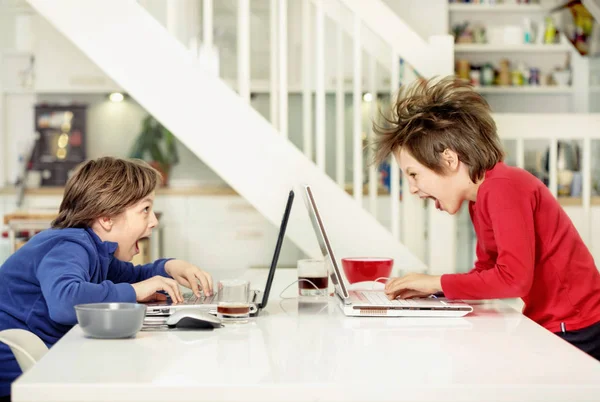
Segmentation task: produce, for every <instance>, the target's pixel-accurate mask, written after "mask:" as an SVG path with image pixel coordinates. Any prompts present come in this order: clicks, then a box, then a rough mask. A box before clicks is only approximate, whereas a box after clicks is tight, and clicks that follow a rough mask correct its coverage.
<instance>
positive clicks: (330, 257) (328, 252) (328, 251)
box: [304, 185, 348, 299]
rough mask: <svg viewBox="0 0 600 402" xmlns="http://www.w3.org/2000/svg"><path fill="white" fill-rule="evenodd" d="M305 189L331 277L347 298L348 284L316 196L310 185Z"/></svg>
mask: <svg viewBox="0 0 600 402" xmlns="http://www.w3.org/2000/svg"><path fill="white" fill-rule="evenodd" d="M304 190H305V197H304V203H305V204H306V209H307V210H308V215H309V216H310V222H311V223H312V227H313V229H314V231H315V234H316V235H317V240H318V242H319V246H320V248H321V253H322V254H323V258H324V259H325V262H328V263H329V265H330V266H331V269H330V270H329V277H330V278H331V282H333V286H334V287H335V291H336V292H337V294H338V295H339V296H340V297H341V298H342V299H347V298H348V290H347V289H346V285H344V280H343V279H342V275H341V272H340V270H339V268H338V265H337V262H336V260H335V255H334V254H333V249H332V248H331V244H330V243H329V238H328V237H327V232H326V231H325V226H324V225H323V219H321V215H320V214H319V209H318V208H317V203H316V201H315V197H314V196H313V193H312V190H311V189H310V186H309V185H305V186H304Z"/></svg>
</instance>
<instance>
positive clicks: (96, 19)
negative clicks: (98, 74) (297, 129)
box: [27, 0, 455, 272]
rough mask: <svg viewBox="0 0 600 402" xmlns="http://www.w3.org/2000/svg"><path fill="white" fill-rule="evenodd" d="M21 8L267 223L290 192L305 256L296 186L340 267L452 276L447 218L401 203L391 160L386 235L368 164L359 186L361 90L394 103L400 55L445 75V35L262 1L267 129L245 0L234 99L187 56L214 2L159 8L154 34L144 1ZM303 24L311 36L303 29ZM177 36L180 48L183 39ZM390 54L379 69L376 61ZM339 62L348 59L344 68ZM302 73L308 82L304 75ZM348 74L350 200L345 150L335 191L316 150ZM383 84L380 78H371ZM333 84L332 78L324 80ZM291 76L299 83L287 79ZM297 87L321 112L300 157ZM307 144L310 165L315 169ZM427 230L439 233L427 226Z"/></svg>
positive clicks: (334, 6) (70, 0)
mask: <svg viewBox="0 0 600 402" xmlns="http://www.w3.org/2000/svg"><path fill="white" fill-rule="evenodd" d="M27 1H28V3H30V4H31V6H32V7H33V8H34V9H35V10H36V11H37V12H39V13H40V14H41V15H42V16H44V17H45V18H46V19H47V20H48V21H49V22H50V23H52V24H53V25H54V26H55V27H56V28H57V29H58V30H59V31H60V32H62V33H63V34H64V35H65V36H66V37H68V38H69V39H70V40H71V41H72V42H73V43H74V44H75V45H76V46H77V47H78V48H79V49H81V50H82V51H83V53H85V54H86V55H87V56H88V57H89V58H90V59H91V60H92V61H94V62H95V63H96V64H97V65H98V66H99V67H100V68H101V69H102V70H103V71H104V72H105V73H106V74H107V75H108V76H109V77H111V78H112V79H113V80H114V81H115V82H116V83H117V84H118V85H119V86H121V87H122V88H123V89H124V90H125V91H126V92H127V93H128V94H130V95H131V96H132V97H134V98H135V99H136V101H137V102H138V103H140V105H142V106H143V107H144V108H145V109H146V110H148V112H149V113H151V114H153V115H154V116H155V117H156V118H158V119H159V120H160V121H161V122H162V123H163V124H164V125H165V126H167V127H168V128H169V129H170V130H171V131H173V132H174V133H175V135H176V136H177V137H178V138H179V140H180V141H181V142H182V143H184V144H185V145H186V146H187V147H188V148H189V149H190V150H191V151H193V152H194V153H195V154H196V155H197V156H198V157H199V158H200V159H202V160H203V161H204V162H205V163H206V164H207V165H208V166H209V167H210V168H211V169H213V170H214V171H215V172H216V173H217V174H219V176H220V177H222V178H223V179H224V180H225V181H226V182H228V183H229V184H230V185H231V186H232V187H233V188H234V189H235V190H236V191H237V192H238V193H239V194H240V195H242V196H243V197H244V198H246V199H247V200H248V201H249V202H250V203H251V204H252V205H253V206H254V207H255V208H256V209H257V210H258V211H259V212H261V213H262V214H263V215H264V216H265V217H266V218H267V219H269V220H270V221H271V222H272V223H273V224H275V225H278V224H279V222H280V219H281V215H282V211H283V207H284V202H285V198H286V195H287V192H288V191H289V189H290V188H292V187H293V188H295V189H296V190H297V195H298V198H297V204H296V206H295V208H294V209H293V213H292V218H291V222H290V225H289V226H288V235H289V237H290V238H291V239H292V240H293V241H294V242H295V243H296V244H297V245H298V246H299V247H300V248H301V249H303V250H304V251H305V252H307V253H308V254H310V255H319V251H318V246H317V244H316V240H315V236H314V233H313V231H312V228H311V226H310V222H309V221H308V217H307V213H306V210H305V208H304V206H303V205H302V200H301V196H302V194H301V192H300V189H301V185H302V184H303V183H310V184H311V186H312V187H313V191H314V193H315V196H316V198H317V201H318V203H319V206H320V208H321V210H322V211H321V212H322V214H323V216H324V219H325V223H326V225H327V228H328V231H329V234H330V237H331V238H332V242H333V244H334V248H335V250H336V252H337V254H338V257H342V256H346V255H385V256H391V257H393V258H394V259H395V261H396V263H395V267H396V269H400V270H404V271H424V270H425V269H426V264H425V262H428V263H429V265H430V266H431V267H435V269H432V270H431V271H433V272H452V271H454V268H455V257H454V253H455V250H454V247H453V244H452V241H453V239H454V238H455V226H454V219H453V218H450V217H446V216H444V215H442V214H439V213H437V212H436V211H434V208H432V207H431V206H429V207H428V208H427V209H424V208H423V204H422V203H421V202H420V201H419V200H418V199H416V198H415V197H412V196H407V195H408V189H406V188H405V189H404V195H405V196H404V199H403V202H402V203H401V204H402V205H400V202H399V194H400V188H399V186H398V182H399V177H398V172H397V168H396V167H395V164H394V163H392V182H391V183H392V185H391V195H390V196H389V197H388V198H389V199H390V207H389V208H390V211H391V212H390V215H391V219H390V223H389V226H388V227H385V226H383V225H382V224H380V223H379V222H378V220H377V219H376V217H375V216H374V215H375V214H377V209H376V205H377V204H378V189H377V183H376V180H377V177H376V171H375V169H374V168H370V170H369V172H368V180H364V179H363V168H364V155H363V149H362V148H363V141H362V140H363V138H362V136H363V130H364V129H363V125H364V121H363V107H364V106H363V105H362V97H363V91H364V92H367V91H371V93H376V92H382V90H381V88H382V85H383V86H385V85H387V89H384V91H385V92H388V93H390V92H391V93H394V92H395V90H394V89H395V88H398V84H399V82H398V80H399V55H400V54H401V55H402V56H403V57H404V58H405V60H406V62H407V63H410V64H411V65H412V66H414V68H415V70H417V71H418V72H420V73H421V74H422V75H424V76H430V75H438V74H449V73H452V69H453V67H452V65H453V61H452V60H453V59H452V41H451V39H450V38H448V37H439V38H432V40H430V41H429V42H424V41H423V40H422V39H420V38H418V36H417V35H416V34H414V32H412V31H411V30H410V29H409V28H408V27H407V26H406V24H404V23H403V22H402V21H401V20H400V19H399V18H398V17H397V16H395V14H394V13H393V12H391V11H389V10H386V7H387V6H386V5H385V4H384V3H382V2H381V1H380V0H369V1H368V2H366V1H362V0H340V1H339V2H338V1H337V0H333V1H332V0H310V1H309V0H302V1H300V0H298V1H296V0H294V1H289V2H288V1H286V0H271V1H270V3H269V6H270V7H271V8H270V9H269V14H270V18H269V20H268V21H264V23H265V24H270V28H271V32H277V35H272V37H271V41H270V46H271V48H272V49H271V50H272V51H271V56H270V57H271V60H270V66H271V67H272V71H276V72H277V74H271V76H270V79H269V81H268V83H266V82H264V81H263V85H268V86H269V90H270V94H271V122H269V121H268V120H266V119H265V118H264V117H262V116H261V115H260V114H259V113H258V112H257V111H255V110H254V109H252V108H251V107H250V106H249V105H248V100H249V95H250V92H251V91H252V87H253V84H252V83H253V81H252V77H251V75H252V69H251V68H250V62H249V59H250V58H251V57H252V53H251V52H250V51H249V46H250V45H249V37H248V35H249V34H250V24H251V23H250V15H249V4H250V3H249V2H248V0H239V2H238V5H237V10H236V11H237V13H238V20H237V24H236V25H237V26H238V29H239V31H238V32H237V45H238V49H237V52H238V53H237V54H238V65H237V80H235V82H234V84H233V85H234V86H235V87H236V88H237V89H238V92H239V94H238V93H236V92H235V91H234V90H233V89H232V87H231V86H230V85H228V84H227V82H226V81H225V80H222V79H220V78H218V77H217V76H215V75H214V74H211V73H210V72H208V71H207V70H206V69H205V68H204V67H205V66H206V63H201V62H200V60H199V59H198V58H197V55H195V54H194V53H195V51H194V52H190V50H189V44H190V43H192V44H193V43H195V40H196V39H198V38H197V37H195V36H194V32H195V29H199V28H200V27H202V29H203V31H204V33H203V39H204V42H203V44H202V46H201V47H200V49H201V53H202V54H206V53H207V52H211V51H212V49H213V46H212V41H213V32H214V31H213V20H212V10H213V7H214V6H215V5H216V4H217V3H215V4H213V1H212V0H204V1H203V2H202V3H203V7H201V3H199V2H195V1H194V2H189V1H185V2H184V1H179V0H175V1H173V0H167V1H165V2H164V5H165V6H164V7H166V10H165V11H166V14H165V18H164V21H163V24H161V23H160V22H159V21H158V20H157V19H156V18H154V17H153V16H152V15H151V14H150V13H149V12H148V11H147V10H146V9H144V8H143V7H142V5H141V4H144V5H145V6H146V7H148V5H149V3H153V6H156V4H154V3H155V2H149V1H147V0H146V1H140V3H138V2H135V1H133V0H86V1H80V0H52V1H49V0H27ZM182 4H187V5H186V6H185V7H190V8H188V10H189V9H192V10H200V9H203V10H204V11H203V22H202V24H201V25H200V24H199V21H197V22H191V23H190V24H191V25H190V26H189V27H188V28H189V29H188V30H187V31H186V30H185V29H184V28H182V26H181V24H180V22H181V21H178V18H181V17H185V18H186V19H187V18H189V15H186V14H185V12H184V13H182V8H181V7H182ZM288 6H289V8H288ZM298 7H304V10H305V12H304V13H302V12H300V14H295V15H303V17H302V18H303V20H302V22H303V24H302V26H303V27H305V28H304V29H303V30H302V32H301V35H300V37H301V41H300V43H296V45H299V46H297V47H294V48H288V45H289V42H290V41H288V37H289V36H291V31H290V32H288V30H287V27H288V23H287V21H288V16H289V13H288V11H289V12H292V11H294V8H295V9H296V10H295V11H294V12H297V11H298V10H297V8H298ZM336 10H337V12H336ZM154 11H156V9H154ZM388 11H389V13H388ZM336 16H337V19H336ZM195 24H196V25H195ZM307 24H308V26H309V27H312V26H314V27H315V29H314V30H312V29H311V30H309V29H308V28H306V26H307ZM165 25H166V26H167V28H170V31H171V32H169V30H168V29H165ZM290 26H291V24H290ZM331 26H334V27H335V31H333V32H335V35H336V38H337V39H336V40H337V42H336V43H337V44H338V45H340V46H339V47H338V49H339V50H338V51H336V52H333V54H330V53H332V52H329V51H328V52H327V53H326V52H325V37H326V35H329V38H330V39H331V29H329V30H328V28H331ZM240 27H241V28H240ZM215 28H217V27H216V26H215ZM244 31H245V32H246V34H244ZM190 32H191V33H192V34H191V37H190ZM348 37H349V39H348ZM186 38H188V43H185V42H186ZM192 38H194V40H191V39H192ZM382 38H388V39H386V40H384V39H382ZM308 41H310V43H309V42H308ZM348 42H351V46H350V50H351V53H350V54H348V52H346V51H342V50H343V49H344V46H345V45H344V43H345V44H346V45H347V44H348ZM299 48H301V49H303V50H304V51H303V52H302V53H301V57H300V61H301V65H300V67H301V68H298V66H295V67H294V65H292V64H291V63H290V60H294V57H295V58H296V60H297V59H298V57H297V55H298V54H299V53H298V52H296V50H299ZM327 48H328V49H329V47H327ZM274 49H276V50H274ZM386 49H387V53H388V54H387V63H386V64H384V63H385V58H386V55H385V53H386ZM194 50H196V49H194ZM318 55H321V56H322V57H318ZM315 56H317V57H315ZM364 56H366V57H364ZM363 57H364V59H363ZM348 58H349V59H350V60H351V61H352V63H351V64H350V68H349V69H348V67H347V65H348V63H347V62H346V61H347V60H348ZM331 66H334V67H333V68H332V67H331ZM365 66H366V67H365ZM309 67H310V69H311V74H307V73H306V71H308V70H307V69H308V68H309ZM326 68H327V69H328V70H326ZM294 69H295V70H294ZM381 70H383V73H382V72H381ZM282 71H283V72H284V73H282ZM290 71H292V72H293V71H296V72H300V75H298V74H296V75H294V74H290V75H288V72H290ZM349 71H350V72H351V75H350V77H351V80H350V81H351V85H352V88H353V92H352V93H353V99H354V108H353V125H352V130H351V131H352V133H353V138H352V144H353V147H352V149H353V166H352V169H353V175H352V180H353V183H354V192H353V194H354V197H353V198H354V199H353V198H352V197H350V196H348V194H347V193H346V192H345V190H344V188H343V186H344V185H345V183H344V176H345V175H344V174H343V173H344V171H345V170H346V167H345V165H344V162H343V161H344V148H345V147H344V146H343V145H342V146H336V150H337V151H336V153H337V158H336V172H337V177H336V179H337V183H336V182H335V181H334V180H333V179H332V178H330V177H329V176H328V175H327V174H326V173H325V149H324V147H325V138H326V136H334V133H332V132H326V130H325V121H324V119H325V115H324V113H323V110H324V106H325V97H326V92H331V90H332V89H334V90H335V93H336V99H337V100H338V103H339V101H340V100H343V99H344V93H345V90H346V88H345V86H346V84H347V83H348V81H349V80H348V72H349ZM327 73H328V74H329V75H328V76H327V77H326V74H327ZM382 74H386V77H389V79H387V78H386V79H378V78H380V76H381V75H382ZM332 76H333V77H335V79H331V77H332ZM295 78H298V80H296V81H293V79H295ZM326 78H329V79H326ZM332 81H335V82H333V83H332ZM363 82H364V83H366V85H363ZM294 85H296V87H297V88H301V91H302V93H303V94H304V105H305V106H307V105H308V106H310V105H311V98H312V96H313V94H314V96H315V102H316V114H315V116H312V114H311V113H310V111H308V108H305V112H304V113H305V114H304V121H307V120H308V121H314V122H315V126H316V130H315V132H316V134H315V136H314V137H313V135H312V130H310V126H308V125H307V128H306V129H304V134H305V138H304V141H303V146H304V149H303V151H300V150H299V149H298V148H297V147H296V146H294V145H293V144H292V143H291V142H290V141H289V140H288V139H287V135H286V134H287V129H288V127H287V125H286V124H285V123H286V122H287V111H288V105H287V98H288V93H289V89H290V87H292V86H294ZM240 95H241V96H240ZM373 104H375V102H373ZM375 111H376V110H375V109H374V108H372V109H371V110H370V111H369V110H367V112H366V113H367V116H369V114H371V115H374V112H375ZM343 113H344V110H343V109H342V108H337V109H336V121H337V127H338V132H337V135H336V141H338V144H339V142H340V141H342V144H343V141H344V131H343V130H342V128H341V123H342V122H343V120H344V116H343ZM277 128H279V129H277ZM348 131H350V130H348ZM313 144H315V145H314V148H315V151H316V153H315V158H314V159H315V161H316V163H313V161H312V148H313ZM307 156H309V157H307ZM364 182H367V184H368V189H369V191H368V201H369V202H368V203H365V204H366V206H367V207H368V208H365V207H363V199H362V198H363V183H364ZM400 210H401V211H402V213H401V215H400V212H399V211H400ZM380 213H381V211H380ZM426 222H427V223H426ZM427 225H428V226H429V227H430V228H432V229H433V228H434V229H435V230H432V229H431V230H427V228H426V226H427ZM400 239H401V240H402V242H403V243H404V244H402V243H401V242H400V241H399V240H400ZM448 239H450V240H448ZM448 241H450V244H448ZM440 242H441V243H444V244H445V247H444V248H436V247H435V246H436V245H439V244H441V243H440Z"/></svg>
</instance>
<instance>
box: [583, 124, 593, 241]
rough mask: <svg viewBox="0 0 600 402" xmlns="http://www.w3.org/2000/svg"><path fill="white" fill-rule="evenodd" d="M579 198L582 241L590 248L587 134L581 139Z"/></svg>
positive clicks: (589, 176) (590, 212)
mask: <svg viewBox="0 0 600 402" xmlns="http://www.w3.org/2000/svg"><path fill="white" fill-rule="evenodd" d="M581 182H582V188H581V199H582V200H583V229H582V230H583V233H582V236H581V237H582V238H583V241H584V242H585V243H586V244H587V246H588V247H589V248H592V240H593V239H592V225H591V221H592V210H591V204H592V140H591V139H590V137H589V136H586V137H585V138H584V139H583V155H582V158H581Z"/></svg>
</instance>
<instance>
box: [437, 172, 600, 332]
mask: <svg viewBox="0 0 600 402" xmlns="http://www.w3.org/2000/svg"><path fill="white" fill-rule="evenodd" d="M469 212H470V214H471V220H472V221H473V227H474V228H475V234H476V235H477V262H475V267H474V268H473V269H472V270H471V271H470V272H468V273H466V274H447V275H443V276H442V289H443V291H444V294H445V295H446V297H448V298H451V299H494V298H512V297H521V298H522V299H523V301H524V302H525V306H524V308H523V314H525V315H526V316H527V317H529V318H531V319H532V320H533V321H535V322H537V323H538V324H540V325H542V326H543V327H545V328H546V329H548V330H549V331H552V332H559V331H561V325H563V326H564V329H565V330H567V331H573V330H576V329H581V328H585V327H587V326H589V325H591V324H594V323H596V322H598V321H600V273H599V272H598V269H597V268H596V265H595V263H594V259H593V257H592V255H591V254H590V252H589V250H588V249H587V247H586V246H585V244H584V243H583V240H582V239H581V237H580V236H579V233H577V230H576V229H575V226H573V223H572V222H571V219H570V218H569V217H568V216H567V214H566V213H565V212H564V210H563V209H562V207H561V206H560V204H559V203H558V201H557V200H556V199H555V198H554V197H553V196H552V194H551V193H550V191H549V190H548V189H547V188H546V186H545V185H544V184H543V183H542V182H541V181H540V180H538V179H537V178H536V177H534V176H533V175H531V174H530V173H528V172H527V171H525V170H523V169H519V168H515V167H510V166H507V165H505V164H504V163H498V164H497V165H496V166H494V168H492V169H491V170H488V171H487V172H486V175H485V179H484V181H483V182H482V183H481V186H480V187H479V190H478V192H477V201H476V202H471V203H470V204H469Z"/></svg>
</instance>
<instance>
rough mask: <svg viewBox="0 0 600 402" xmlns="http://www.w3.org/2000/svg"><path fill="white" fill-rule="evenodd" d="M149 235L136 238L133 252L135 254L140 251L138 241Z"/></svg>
mask: <svg viewBox="0 0 600 402" xmlns="http://www.w3.org/2000/svg"><path fill="white" fill-rule="evenodd" d="M149 237H150V236H143V237H140V238H139V239H137V240H136V241H135V253H136V254H139V252H140V241H142V240H144V239H147V238H149Z"/></svg>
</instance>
